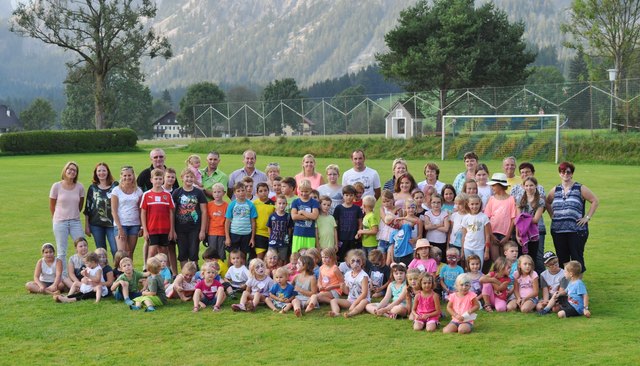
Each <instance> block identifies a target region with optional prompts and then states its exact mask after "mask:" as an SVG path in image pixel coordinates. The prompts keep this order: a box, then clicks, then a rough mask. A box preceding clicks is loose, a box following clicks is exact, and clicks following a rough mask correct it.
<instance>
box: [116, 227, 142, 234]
mask: <svg viewBox="0 0 640 366" xmlns="http://www.w3.org/2000/svg"><path fill="white" fill-rule="evenodd" d="M122 231H124V233H125V235H127V236H138V234H139V233H140V225H130V226H122ZM113 235H114V236H118V227H117V226H114V227H113Z"/></svg>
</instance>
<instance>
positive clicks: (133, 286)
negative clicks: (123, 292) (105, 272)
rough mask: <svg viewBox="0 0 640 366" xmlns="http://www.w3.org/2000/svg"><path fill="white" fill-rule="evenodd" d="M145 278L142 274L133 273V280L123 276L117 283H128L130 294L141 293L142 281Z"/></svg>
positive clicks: (117, 279) (119, 277)
mask: <svg viewBox="0 0 640 366" xmlns="http://www.w3.org/2000/svg"><path fill="white" fill-rule="evenodd" d="M143 278H144V276H143V275H142V273H141V272H138V271H133V273H132V274H131V278H129V277H127V275H126V274H124V273H123V274H121V275H120V276H118V278H116V281H126V282H128V283H129V293H132V292H139V291H140V287H139V286H140V281H141V280H142V279H143Z"/></svg>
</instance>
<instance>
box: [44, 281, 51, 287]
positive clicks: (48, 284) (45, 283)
mask: <svg viewBox="0 0 640 366" xmlns="http://www.w3.org/2000/svg"><path fill="white" fill-rule="evenodd" d="M42 284H43V285H44V287H49V286H51V285H53V282H46V281H42Z"/></svg>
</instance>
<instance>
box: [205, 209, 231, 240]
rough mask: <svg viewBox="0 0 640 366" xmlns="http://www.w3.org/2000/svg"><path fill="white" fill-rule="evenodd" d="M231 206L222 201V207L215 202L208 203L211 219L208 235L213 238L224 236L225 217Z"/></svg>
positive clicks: (208, 212) (209, 217)
mask: <svg viewBox="0 0 640 366" xmlns="http://www.w3.org/2000/svg"><path fill="white" fill-rule="evenodd" d="M228 207H229V204H228V203H227V202H225V201H222V203H221V204H220V205H218V204H217V203H215V202H214V201H209V203H207V217H208V219H209V230H208V234H209V235H211V236H224V235H225V233H224V223H225V220H226V219H225V217H224V216H225V215H226V214H227V208H228Z"/></svg>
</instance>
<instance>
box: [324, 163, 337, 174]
mask: <svg viewBox="0 0 640 366" xmlns="http://www.w3.org/2000/svg"><path fill="white" fill-rule="evenodd" d="M329 170H335V171H336V173H338V175H340V168H339V167H338V165H337V164H329V165H327V168H326V169H325V172H327V173H329Z"/></svg>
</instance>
